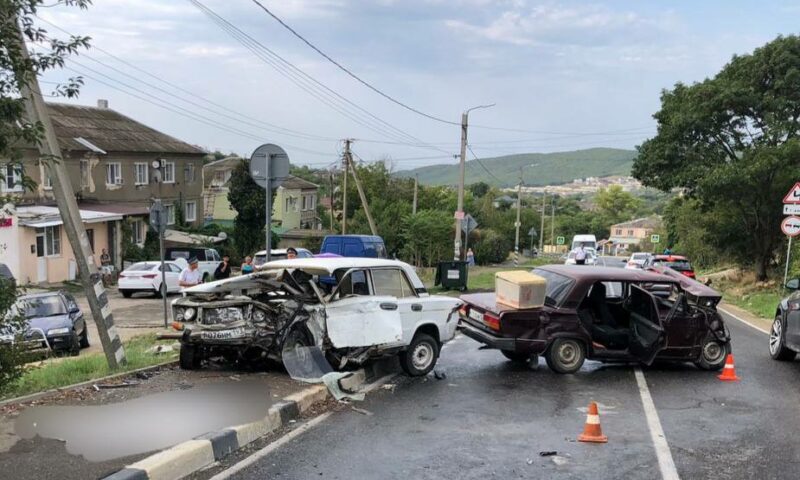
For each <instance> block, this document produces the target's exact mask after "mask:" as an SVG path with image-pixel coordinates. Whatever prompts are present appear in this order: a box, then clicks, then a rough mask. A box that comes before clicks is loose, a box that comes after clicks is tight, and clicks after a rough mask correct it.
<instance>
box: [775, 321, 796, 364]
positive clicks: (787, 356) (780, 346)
mask: <svg viewBox="0 0 800 480" xmlns="http://www.w3.org/2000/svg"><path fill="white" fill-rule="evenodd" d="M769 355H770V356H771V357H772V359H773V360H778V361H781V362H787V361H790V360H794V357H795V356H797V352H795V351H794V350H789V349H788V348H786V344H785V343H784V332H783V320H781V316H780V315H778V316H776V317H775V321H774V322H772V328H771V329H770V331H769Z"/></svg>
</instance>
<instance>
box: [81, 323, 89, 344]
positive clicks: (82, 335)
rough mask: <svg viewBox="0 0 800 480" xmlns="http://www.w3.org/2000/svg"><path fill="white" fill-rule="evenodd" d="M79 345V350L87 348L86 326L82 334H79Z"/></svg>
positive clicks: (87, 334) (87, 330)
mask: <svg viewBox="0 0 800 480" xmlns="http://www.w3.org/2000/svg"><path fill="white" fill-rule="evenodd" d="M80 345H81V348H89V329H88V328H86V325H84V326H83V332H82V333H81V340H80Z"/></svg>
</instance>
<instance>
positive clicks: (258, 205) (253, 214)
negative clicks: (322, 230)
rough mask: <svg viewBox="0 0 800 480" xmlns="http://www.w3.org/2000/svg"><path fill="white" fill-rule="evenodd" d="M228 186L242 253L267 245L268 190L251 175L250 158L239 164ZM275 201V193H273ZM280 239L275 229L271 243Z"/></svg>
mask: <svg viewBox="0 0 800 480" xmlns="http://www.w3.org/2000/svg"><path fill="white" fill-rule="evenodd" d="M228 185H229V190H228V201H229V202H230V204H231V207H232V208H233V209H234V210H236V218H235V219H233V244H234V248H235V250H236V252H237V253H238V255H239V257H245V256H246V255H252V254H253V252H256V251H258V250H261V249H262V248H264V247H265V245H266V240H265V239H264V228H265V225H266V222H267V216H266V214H265V202H266V190H264V189H263V188H261V187H260V186H258V184H256V182H255V181H253V179H252V177H250V165H249V162H248V161H247V160H242V162H241V163H240V164H239V165H237V166H236V168H234V169H233V171H232V172H231V179H230V183H229V184H228ZM272 200H273V204H274V201H275V193H274V192H273V194H272ZM279 240H280V239H279V238H278V236H277V235H276V234H275V232H272V239H271V241H272V246H273V248H274V247H275V246H277V245H278V241H279Z"/></svg>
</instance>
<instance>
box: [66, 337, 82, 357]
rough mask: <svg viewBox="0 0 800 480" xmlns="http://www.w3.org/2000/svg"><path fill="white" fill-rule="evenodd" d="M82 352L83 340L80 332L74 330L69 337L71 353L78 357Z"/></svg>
mask: <svg viewBox="0 0 800 480" xmlns="http://www.w3.org/2000/svg"><path fill="white" fill-rule="evenodd" d="M80 353H81V340H80V337H78V333H77V332H76V331H75V330H73V331H72V335H71V336H70V337H69V354H70V355H72V356H73V357H77V356H78V355H80Z"/></svg>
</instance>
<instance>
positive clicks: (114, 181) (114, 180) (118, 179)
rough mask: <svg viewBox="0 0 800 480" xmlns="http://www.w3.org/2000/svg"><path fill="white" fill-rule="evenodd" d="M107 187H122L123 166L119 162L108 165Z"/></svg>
mask: <svg viewBox="0 0 800 480" xmlns="http://www.w3.org/2000/svg"><path fill="white" fill-rule="evenodd" d="M106 185H122V165H121V164H120V163H119V162H110V163H107V164H106Z"/></svg>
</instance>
